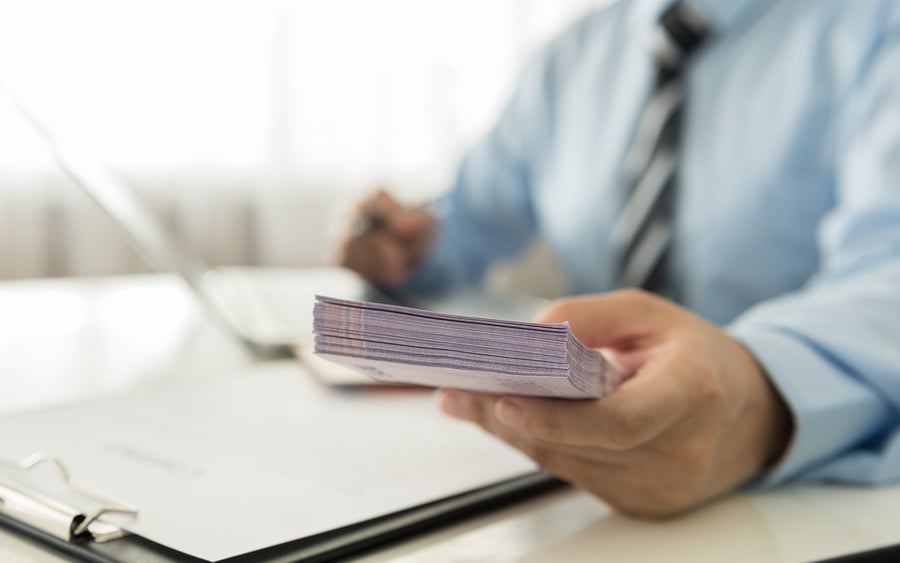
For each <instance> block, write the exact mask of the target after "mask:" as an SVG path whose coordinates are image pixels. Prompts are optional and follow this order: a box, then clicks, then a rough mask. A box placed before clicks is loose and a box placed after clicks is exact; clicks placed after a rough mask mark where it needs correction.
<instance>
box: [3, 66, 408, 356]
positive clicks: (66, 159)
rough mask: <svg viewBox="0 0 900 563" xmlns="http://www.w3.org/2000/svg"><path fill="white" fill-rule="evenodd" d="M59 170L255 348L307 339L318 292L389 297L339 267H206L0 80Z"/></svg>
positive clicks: (150, 260) (287, 346) (270, 350)
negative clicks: (56, 133)
mask: <svg viewBox="0 0 900 563" xmlns="http://www.w3.org/2000/svg"><path fill="white" fill-rule="evenodd" d="M0 90H3V91H4V92H5V93H6V94H7V96H8V97H9V99H10V101H11V102H12V104H13V106H15V109H16V110H17V112H18V113H19V114H20V115H21V116H22V117H24V118H25V120H26V121H27V122H28V123H29V124H30V126H31V127H32V128H33V129H34V131H35V132H36V133H37V134H38V136H39V137H40V138H41V141H42V142H43V143H44V145H46V147H47V149H48V150H49V152H50V153H51V154H52V156H53V158H54V160H55V162H56V164H57V165H58V166H59V167H60V168H61V170H62V171H63V172H64V173H65V174H66V175H67V176H68V177H69V178H70V179H71V180H72V181H73V182H74V183H75V184H76V185H77V186H78V187H79V188H80V189H81V190H82V191H84V192H85V193H86V194H87V195H88V196H90V197H91V199H93V200H94V202H96V203H97V205H98V206H99V207H100V209H102V210H103V211H104V212H105V213H106V214H107V215H108V216H109V217H110V218H111V219H113V221H114V222H115V224H116V225H118V227H119V228H120V229H121V230H122V231H123V232H124V234H125V235H126V237H127V239H128V241H129V243H130V244H131V246H132V247H133V248H134V249H135V251H137V252H138V254H139V255H140V256H141V258H142V259H143V260H144V261H145V262H146V263H147V264H148V265H149V266H150V267H151V268H152V269H153V270H155V271H158V272H173V273H175V274H176V275H177V276H179V277H180V278H181V279H183V280H184V281H185V282H186V284H187V286H188V287H189V288H190V289H191V290H192V292H193V293H194V294H195V295H196V297H197V298H198V299H199V302H200V303H201V305H202V306H203V308H204V310H205V312H206V313H207V314H208V316H209V317H211V318H212V319H213V320H214V321H216V322H217V323H218V324H220V325H221V326H222V327H224V328H225V329H226V330H227V331H228V332H230V333H231V334H232V335H234V337H236V338H237V339H238V340H240V341H241V342H243V343H244V344H246V345H247V346H248V347H249V348H250V349H251V350H252V351H253V353H255V354H257V355H259V356H263V357H288V356H292V355H295V354H297V353H298V349H297V348H298V346H299V347H301V348H302V347H304V344H305V343H310V342H311V341H312V309H313V303H314V301H315V299H314V297H315V294H316V293H325V294H328V295H335V296H342V297H346V298H349V299H364V300H376V301H384V302H392V301H394V299H392V298H391V297H389V296H388V295H386V294H385V293H384V292H382V291H380V290H378V289H377V288H375V287H374V286H372V285H371V284H369V283H367V282H366V281H365V280H364V279H363V278H361V277H360V276H358V275H357V274H355V273H354V272H352V271H350V270H347V269H344V268H339V267H320V268H298V269H289V268H220V267H210V266H209V265H207V264H206V263H204V262H203V260H201V259H200V258H198V257H197V256H193V255H191V254H189V253H187V252H185V251H184V249H183V246H182V245H180V244H178V242H177V241H175V240H174V239H173V238H172V236H171V235H170V234H169V233H168V232H167V231H166V229H165V227H164V226H163V224H162V222H161V221H160V220H159V219H158V218H157V217H156V216H154V214H153V213H152V210H151V209H150V208H149V207H148V206H147V205H146V204H145V203H144V202H143V201H141V200H140V199H139V198H138V197H137V194H136V193H134V191H133V190H132V189H131V188H130V186H127V185H125V184H124V183H123V182H122V181H120V180H119V179H118V178H116V177H115V176H114V175H112V174H111V173H110V172H109V171H108V170H106V169H105V168H104V167H103V166H102V165H101V164H100V162H99V161H98V160H96V159H93V158H90V157H89V156H87V155H84V154H80V153H79V152H78V151H77V150H76V149H75V147H74V146H73V145H74V143H70V144H63V143H62V142H61V141H60V140H59V138H58V137H57V136H56V135H55V134H53V133H52V132H51V131H50V129H49V128H47V127H46V126H45V125H44V123H42V122H41V121H40V120H39V119H38V118H37V116H36V115H35V114H34V113H33V112H32V111H31V110H30V109H29V108H28V107H27V106H26V105H25V104H24V103H23V102H22V101H21V100H20V99H19V98H17V97H16V96H15V95H13V94H12V93H10V92H9V90H8V89H7V88H5V87H4V85H3V84H2V83H0Z"/></svg>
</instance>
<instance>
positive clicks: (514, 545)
mask: <svg viewBox="0 0 900 563" xmlns="http://www.w3.org/2000/svg"><path fill="white" fill-rule="evenodd" d="M253 366H254V360H253V358H251V357H250V356H249V355H248V354H247V352H246V351H245V350H244V349H243V348H242V347H241V346H239V345H237V344H236V343H234V342H233V341H232V340H231V339H230V337H228V336H227V335H226V334H224V333H222V332H220V331H219V330H218V329H216V328H214V327H212V326H210V325H209V324H208V323H207V322H205V321H204V320H203V319H202V318H200V317H199V315H198V310H197V308H196V307H195V305H194V303H193V301H192V299H191V296H190V295H189V293H188V292H187V291H186V290H185V289H184V288H183V287H182V286H181V285H180V283H179V282H178V281H177V280H174V279H171V278H168V277H157V276H145V277H129V278H106V279H96V280H56V281H34V282H6V283H0V414H5V413H11V412H15V411H20V410H25V409H34V408H40V407H44V406H49V405H53V404H60V403H64V402H73V401H78V400H82V399H85V398H88V397H97V396H100V395H108V394H114V393H117V392H121V391H123V390H126V389H134V388H136V387H141V386H145V387H154V386H160V385H176V384H178V382H180V381H187V380H190V381H198V380H200V379H204V378H215V377H221V375H222V373H226V372H240V371H243V370H249V369H253ZM270 367H275V366H270ZM280 368H283V369H288V370H299V369H301V368H299V367H297V366H296V365H295V364H293V363H292V362H283V364H282V365H281V366H279V369H280ZM898 542H900V486H893V487H886V488H880V489H853V488H846V487H824V486H823V487H812V486H798V487H787V488H782V489H780V490H777V491H773V492H769V493H765V494H741V495H735V496H732V497H730V498H728V499H725V500H722V501H720V502H717V503H714V504H712V505H711V506H709V507H707V508H704V509H702V510H698V511H695V512H693V513H691V514H688V515H686V516H683V517H681V518H677V519H674V520H669V521H665V522H643V521H638V520H632V519H628V518H624V517H621V516H618V515H615V514H611V513H610V512H609V510H608V509H607V508H606V507H605V506H603V505H602V504H601V503H600V502H598V501H596V500H594V499H593V498H591V497H589V496H587V495H585V494H582V493H580V492H577V491H573V490H564V491H560V492H557V493H552V494H549V495H545V496H542V497H540V498H536V499H534V500H532V501H528V502H525V503H521V504H517V505H515V506H512V507H509V508H506V509H503V510H500V511H497V512H494V513H491V514H488V515H485V516H479V517H476V518H473V519H471V520H468V521H465V522H462V523H459V524H456V525H453V526H450V527H446V528H442V529H440V530H437V531H435V532H433V533H430V534H426V535H422V536H417V537H414V538H411V539H410V540H408V541H406V542H403V543H400V544H394V545H393V546H391V547H388V548H386V549H383V550H381V551H378V552H375V553H371V554H369V555H366V556H364V557H362V558H360V561H364V562H370V563H374V562H382V561H428V562H441V561H492V562H506V561H535V562H538V561H551V560H552V561H586V560H591V561H593V560H601V559H602V560H603V561H629V562H642V561H654V562H655V561H691V562H699V561H716V562H718V561H726V560H727V561H809V560H815V559H822V558H827V557H834V556H838V555H842V554H847V553H850V552H854V551H860V550H866V549H873V548H876V547H880V546H884V545H888V544H893V543H898ZM64 560H66V559H65V558H63V557H61V556H59V555H57V554H56V553H54V552H51V551H48V550H46V549H44V548H42V547H41V546H39V545H37V544H34V543H31V542H29V541H27V540H24V539H21V538H19V537H18V536H16V535H14V534H12V533H10V532H8V531H6V530H5V529H2V528H0V561H4V562H7V561H12V562H17V561H47V562H49V561H64Z"/></svg>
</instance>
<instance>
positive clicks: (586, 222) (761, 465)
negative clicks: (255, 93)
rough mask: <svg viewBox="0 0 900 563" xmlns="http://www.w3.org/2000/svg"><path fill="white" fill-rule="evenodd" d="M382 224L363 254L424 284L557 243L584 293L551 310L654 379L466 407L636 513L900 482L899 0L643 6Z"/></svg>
mask: <svg viewBox="0 0 900 563" xmlns="http://www.w3.org/2000/svg"><path fill="white" fill-rule="evenodd" d="M661 16H662V17H663V19H664V20H665V19H666V18H669V19H668V20H667V22H668V23H666V25H664V26H663V27H660V26H659V23H658V22H659V19H660V17H661ZM676 16H677V18H676V19H674V20H673V19H672V18H673V17H676ZM654 116H656V117H654ZM636 155H637V156H636ZM648 186H649V187H648ZM359 211H360V215H361V216H367V217H376V218H377V228H375V229H366V230H365V231H364V232H359V233H356V236H352V237H348V239H347V240H346V241H345V243H344V245H343V247H342V251H341V262H342V263H343V264H345V265H347V266H349V267H351V268H354V269H356V270H358V271H360V272H361V273H362V274H363V275H365V276H367V277H368V278H369V279H371V280H372V281H374V282H375V283H378V284H380V285H383V286H390V287H399V288H401V289H403V290H404V291H416V292H423V291H434V290H438V289H444V288H448V287H454V286H458V285H462V284H471V283H477V282H478V281H479V280H480V279H481V277H482V275H483V273H484V271H485V269H486V268H488V267H489V266H490V265H491V264H492V263H494V262H495V261H497V260H500V259H502V258H506V257H509V256H513V255H515V254H516V253H517V252H518V251H520V250H521V249H522V248H524V247H525V245H527V244H528V243H529V241H530V240H531V239H532V238H533V237H534V236H536V235H540V236H541V237H543V238H544V239H545V240H546V241H547V242H548V243H549V245H550V247H551V248H552V249H553V250H554V252H555V255H556V257H557V259H558V260H559V262H560V264H561V267H562V269H563V272H564V274H565V276H566V278H567V281H568V283H569V288H570V290H571V293H572V294H577V295H582V296H580V297H573V298H571V299H565V300H561V301H559V302H557V303H556V304H554V305H553V306H552V307H551V308H550V309H549V310H548V311H547V312H546V314H545V315H544V316H543V317H542V319H541V320H543V321H547V322H559V321H562V320H568V321H569V322H570V323H571V326H572V329H573V331H574V332H575V333H576V334H577V335H578V336H579V337H580V338H581V339H582V340H584V341H585V343H586V344H588V345H590V346H593V347H598V348H599V347H603V348H612V349H613V350H614V351H615V353H616V357H617V359H618V360H619V362H620V363H622V364H623V365H624V366H625V367H626V369H628V370H629V371H630V372H632V373H633V374H634V375H633V376H632V377H631V378H630V379H629V380H628V381H626V382H625V383H624V384H623V385H622V386H621V387H620V388H619V390H617V391H616V392H615V393H613V394H612V395H610V396H608V397H605V398H603V399H600V400H597V401H585V402H578V401H559V400H549V399H533V398H523V397H495V396H488V395H482V394H477V393H469V392H462V391H457V390H447V391H444V393H443V396H442V408H443V409H444V410H445V411H446V412H447V413H449V414H451V415H453V416H457V417H459V418H463V419H466V420H471V421H473V422H475V423H477V424H479V425H480V426H482V427H483V428H484V429H485V430H487V431H488V432H491V433H493V434H495V435H497V436H498V437H500V438H502V439H503V440H505V441H507V442H509V443H510V444H512V445H513V446H515V447H517V448H520V449H521V450H522V451H524V452H525V453H527V454H528V455H530V456H532V457H533V458H534V459H535V460H537V462H538V463H539V464H541V465H542V466H543V467H545V468H546V469H547V470H549V471H551V472H553V473H555V474H557V475H559V476H560V477H562V478H563V479H566V480H568V481H570V482H572V483H574V484H575V485H577V486H580V487H582V488H584V489H586V490H588V491H590V492H592V493H594V494H595V495H597V496H598V497H600V498H602V499H604V500H606V501H607V502H609V503H610V504H611V505H613V506H614V507H616V508H617V509H619V510H622V511H624V512H628V513H633V514H637V515H643V516H662V515H668V514H673V513H677V512H679V511H683V510H685V509H688V508H690V507H693V506H696V505H698V504H701V503H703V502H704V501H706V500H708V499H710V498H713V497H715V496H717V495H720V494H722V493H725V492H727V491H729V490H732V489H734V488H736V487H739V486H742V485H747V484H751V485H756V486H771V485H775V484H778V483H781V482H783V481H785V480H788V479H793V478H802V479H823V480H839V481H849V482H855V483H881V482H885V481H888V480H892V479H896V478H898V477H900V1H896V0H857V1H854V2H846V1H843V0H690V1H688V2H684V3H681V4H673V3H672V2H671V1H670V0H633V1H629V0H623V1H621V2H618V3H616V4H613V5H611V6H609V7H607V8H603V9H600V10H598V11H596V12H594V13H591V14H589V15H587V16H586V17H585V18H583V19H581V20H580V21H578V22H576V23H575V24H574V25H573V26H572V27H571V28H569V29H568V30H566V31H565V32H564V33H563V34H561V35H560V36H559V37H558V38H557V39H555V40H554V41H553V42H552V43H551V44H549V45H548V46H547V47H546V48H545V49H544V50H542V51H541V52H540V53H539V54H538V55H537V56H536V58H535V60H534V61H532V64H531V65H530V66H529V67H528V68H527V69H526V71H525V73H524V75H523V78H522V80H521V83H520V85H519V87H518V89H517V91H516V92H515V94H514V95H513V97H512V99H511V100H510V102H509V105H508V106H507V108H506V110H505V111H504V113H503V115H502V116H501V117H500V120H499V122H498V124H497V125H496V127H495V128H494V130H493V131H492V132H491V133H490V134H489V135H488V136H487V137H486V138H485V139H484V140H482V141H481V142H480V143H479V144H478V145H476V146H475V147H474V148H473V149H472V151H471V152H470V153H469V154H468V155H467V157H466V158H465V159H464V161H463V162H462V164H461V166H460V169H459V175H458V177H457V179H456V181H455V184H454V186H453V188H452V190H451V191H450V192H449V193H448V195H447V196H446V197H444V198H443V199H442V200H441V201H439V202H438V203H437V204H436V205H435V207H434V209H433V211H431V210H429V211H426V210H424V209H421V208H406V207H403V206H401V205H400V204H398V203H397V202H396V201H395V200H393V198H391V197H390V196H389V195H388V194H386V193H384V192H381V193H379V194H376V195H375V196H373V197H372V198H370V199H369V200H367V201H366V202H364V203H363V204H362V205H361V207H360V210H359ZM648 249H649V250H648ZM636 273H637V274H636ZM638 274H639V275H638ZM630 285H640V286H642V287H646V288H651V289H653V290H654V291H655V292H658V293H659V294H660V295H652V294H651V293H648V292H646V291H642V290H637V289H624V290H617V291H611V290H615V289H616V288H619V287H627V286H630ZM676 303H678V304H676Z"/></svg>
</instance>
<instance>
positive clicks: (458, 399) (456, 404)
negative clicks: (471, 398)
mask: <svg viewBox="0 0 900 563" xmlns="http://www.w3.org/2000/svg"><path fill="white" fill-rule="evenodd" d="M440 405H441V410H442V411H444V413H446V414H448V415H450V416H452V417H454V418H465V415H466V401H465V398H464V397H463V396H462V395H460V394H459V393H454V392H453V391H444V392H443V393H442V394H441V399H440Z"/></svg>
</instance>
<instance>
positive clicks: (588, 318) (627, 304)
mask: <svg viewBox="0 0 900 563" xmlns="http://www.w3.org/2000/svg"><path fill="white" fill-rule="evenodd" d="M675 310H676V308H675V306H674V305H673V304H672V303H670V302H669V301H666V300H665V299H662V298H660V297H657V296H655V295H653V294H650V293H647V292H645V291H642V290H637V289H624V290H619V291H614V292H610V293H602V294H596V295H584V296H579V297H572V298H567V299H561V300H558V301H555V302H554V303H553V304H552V305H550V307H549V308H548V309H547V310H546V311H544V313H543V314H542V315H541V316H539V317H538V319H537V322H541V323H561V322H568V323H569V328H570V329H571V330H572V333H574V334H575V336H577V337H578V338H579V340H581V341H582V342H583V343H584V344H585V345H586V346H589V347H591V348H604V347H610V348H617V349H625V350H627V349H631V348H634V347H636V346H638V345H644V344H646V343H647V341H648V340H651V341H652V340H656V339H657V338H656V337H657V336H658V335H659V334H660V333H661V332H663V331H664V330H665V329H667V328H669V327H671V325H672V322H673V320H674V317H673V313H674V311H675Z"/></svg>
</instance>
